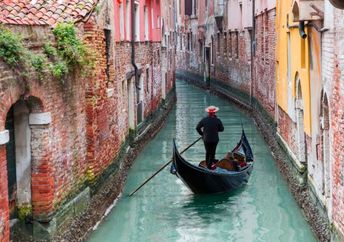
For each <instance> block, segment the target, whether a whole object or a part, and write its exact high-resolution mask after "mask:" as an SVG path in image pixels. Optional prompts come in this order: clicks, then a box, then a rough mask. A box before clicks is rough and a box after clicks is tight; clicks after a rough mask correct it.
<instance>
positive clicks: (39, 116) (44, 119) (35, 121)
mask: <svg viewBox="0 0 344 242" xmlns="http://www.w3.org/2000/svg"><path fill="white" fill-rule="evenodd" d="M50 123H51V113H50V112H46V113H31V114H30V115H29V124H30V125H43V124H50Z"/></svg>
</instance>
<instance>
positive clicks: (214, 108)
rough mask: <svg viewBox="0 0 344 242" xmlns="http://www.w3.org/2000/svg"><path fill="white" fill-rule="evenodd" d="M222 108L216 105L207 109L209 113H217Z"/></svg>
mask: <svg viewBox="0 0 344 242" xmlns="http://www.w3.org/2000/svg"><path fill="white" fill-rule="evenodd" d="M219 110H220V109H219V108H218V107H215V106H209V107H207V108H206V109H205V111H206V112H207V113H216V112H217V111H219Z"/></svg>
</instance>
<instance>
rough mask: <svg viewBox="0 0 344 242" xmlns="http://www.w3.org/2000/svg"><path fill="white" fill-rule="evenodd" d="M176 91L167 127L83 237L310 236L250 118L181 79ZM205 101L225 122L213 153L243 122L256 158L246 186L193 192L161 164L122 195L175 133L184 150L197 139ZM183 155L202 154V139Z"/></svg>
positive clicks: (227, 144) (297, 239) (113, 240)
mask: <svg viewBox="0 0 344 242" xmlns="http://www.w3.org/2000/svg"><path fill="white" fill-rule="evenodd" d="M176 91H177V104H176V107H175V108H174V110H173V111H172V113H171V114H170V116H169V118H168V122H167V125H166V126H165V127H164V128H163V129H162V131H161V132H160V133H159V134H158V135H157V136H156V137H155V138H154V139H153V140H152V141H151V142H150V143H149V144H148V145H147V146H146V148H145V149H144V150H143V152H142V153H141V154H140V155H139V156H138V158H137V159H136V161H135V163H134V165H133V166H132V168H131V170H130V172H129V175H128V180H127V182H126V185H125V189H124V192H123V194H122V196H121V198H119V199H118V201H117V202H116V204H115V206H114V207H113V209H112V210H111V212H109V214H108V216H106V217H105V218H104V220H103V221H102V222H101V223H100V225H99V226H97V227H96V228H95V231H94V232H93V233H92V235H91V237H90V238H89V242H107V241H108V242H117V241H119V242H126V241H133V242H141V241H152V242H153V241H154V242H155V241H156V242H164V241H180V242H182V241H202V242H203V241H209V242H216V241H221V242H222V241H234V242H236V241H240V242H241V241H242V242H251V241H267V242H285V241H290V242H311V241H316V238H315V236H314V235H313V233H312V231H311V229H310V226H309V225H308V224H307V222H306V221H305V219H304V217H303V216H302V212H301V210H300V209H299V208H298V206H297V204H296V202H295V200H294V199H293V197H292V195H291V193H290V192H289V190H288V187H287V184H286V183H285V181H284V180H283V178H282V177H281V175H280V174H279V172H278V169H277V167H276V165H275V163H274V160H273V158H272V155H271V153H270V151H269V148H268V146H267V145H266V143H265V142H264V139H263V137H262V136H261V134H260V133H259V131H258V129H257V128H256V126H255V125H254V122H253V120H252V119H251V118H250V117H248V116H246V115H245V114H243V113H241V112H240V111H239V110H237V109H236V108H235V107H234V106H233V105H231V104H229V103H228V102H227V101H225V100H222V99H220V98H218V97H216V96H213V95H211V94H209V93H208V92H205V91H204V90H201V89H198V88H196V87H194V86H192V85H189V84H187V83H186V82H183V81H177V84H176ZM209 105H216V106H218V107H220V111H219V112H218V117H219V118H220V119H221V120H222V122H223V124H224V127H225V131H224V132H223V133H221V134H220V143H219V145H218V149H217V158H222V157H223V156H224V154H225V153H226V152H227V151H228V150H231V149H232V148H233V147H234V146H235V144H236V142H237V141H238V140H239V139H240V134H241V123H242V124H243V126H244V129H245V131H246V135H247V137H248V140H249V142H250V144H251V146H252V149H253V153H254V155H255V165H254V170H253V173H252V175H251V177H250V180H249V182H248V184H247V186H245V187H244V188H242V189H240V190H238V191H236V192H234V193H231V194H221V195H194V194H192V193H191V192H190V191H189V190H188V188H187V187H185V186H184V184H183V183H182V182H181V181H180V180H179V179H177V177H175V176H174V175H171V174H170V173H169V167H166V168H165V170H163V171H162V172H160V173H159V174H158V175H157V176H156V177H155V178H154V179H152V180H151V181H150V182H149V183H147V184H146V185H145V186H144V187H143V188H141V190H139V191H138V192H137V193H136V194H134V195H133V196H132V197H128V194H129V193H130V192H132V191H133V190H134V189H135V188H136V187H137V186H138V185H140V184H141V183H142V182H143V181H144V180H145V179H147V178H148V177H150V176H151V175H152V174H153V173H154V172H155V171H156V170H158V169H159V168H160V167H161V166H162V165H163V164H165V163H166V162H167V161H168V160H170V159H171V156H172V139H173V138H175V139H176V141H177V145H178V147H179V150H182V149H184V148H185V147H187V146H188V145H189V144H190V143H192V142H193V141H194V140H196V139H197V138H198V137H199V136H198V134H197V132H196V130H195V126H196V125H197V123H198V121H199V120H200V119H201V118H202V117H203V116H204V115H205V114H206V113H205V111H204V108H205V107H207V106H209ZM183 156H184V157H185V158H187V159H188V160H190V161H194V162H198V161H200V160H201V159H203V158H204V147H203V144H202V142H198V143H197V144H196V145H195V146H193V147H192V148H190V149H189V150H188V151H187V152H185V153H184V154H183Z"/></svg>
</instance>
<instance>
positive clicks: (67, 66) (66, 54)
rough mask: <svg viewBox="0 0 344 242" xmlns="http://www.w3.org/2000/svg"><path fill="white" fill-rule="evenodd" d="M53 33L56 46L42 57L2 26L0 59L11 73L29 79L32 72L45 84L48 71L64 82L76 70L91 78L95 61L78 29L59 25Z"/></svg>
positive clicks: (48, 48)
mask: <svg viewBox="0 0 344 242" xmlns="http://www.w3.org/2000/svg"><path fill="white" fill-rule="evenodd" d="M52 32H53V34H54V36H55V40H56V46H53V45H52V44H51V43H46V44H45V45H44V46H43V51H42V53H43V54H34V53H32V52H31V51H30V50H29V49H27V48H26V47H25V46H24V44H23V40H22V38H21V36H20V35H19V34H16V33H13V32H12V31H10V30H9V29H7V28H5V27H3V26H0V58H1V59H3V61H4V62H5V63H6V64H7V65H8V66H10V67H11V68H12V69H20V71H21V73H22V76H27V75H28V73H27V72H28V70H29V69H30V68H33V69H34V70H35V72H36V74H37V78H38V79H39V80H43V77H44V73H45V72H46V71H49V72H50V73H51V74H52V76H53V77H55V78H56V79H59V80H61V81H62V82H63V81H64V79H65V77H66V75H68V74H69V73H70V72H71V71H73V70H76V68H78V70H81V71H82V72H83V73H86V74H89V71H90V70H92V69H93V68H94V58H93V57H92V54H91V52H90V51H89V50H88V48H87V47H86V45H85V44H84V43H83V42H82V40H80V39H79V38H78V36H77V32H76V29H75V26H74V25H73V24H72V23H58V24H57V25H56V27H55V28H54V29H53V31H52Z"/></svg>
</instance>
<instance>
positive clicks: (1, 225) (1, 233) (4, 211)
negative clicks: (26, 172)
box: [0, 145, 10, 242]
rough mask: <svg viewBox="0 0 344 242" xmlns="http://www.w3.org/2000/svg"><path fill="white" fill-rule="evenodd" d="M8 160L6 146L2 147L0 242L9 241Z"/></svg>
mask: <svg viewBox="0 0 344 242" xmlns="http://www.w3.org/2000/svg"><path fill="white" fill-rule="evenodd" d="M7 190H8V188H7V160H6V146H5V145H0V241H1V242H6V241H8V240H9V236H10V230H9V209H8V195H7V192H8V191H7Z"/></svg>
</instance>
